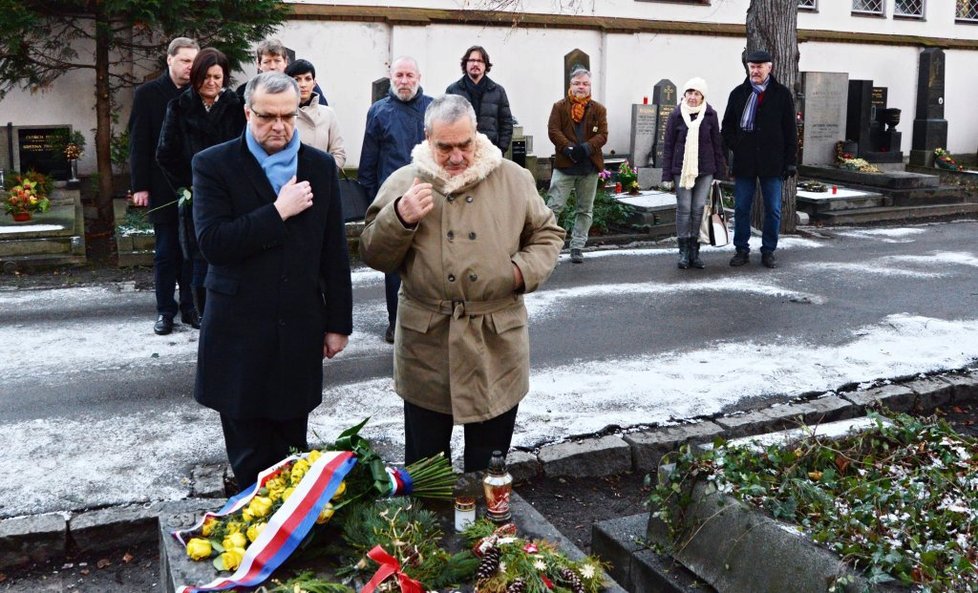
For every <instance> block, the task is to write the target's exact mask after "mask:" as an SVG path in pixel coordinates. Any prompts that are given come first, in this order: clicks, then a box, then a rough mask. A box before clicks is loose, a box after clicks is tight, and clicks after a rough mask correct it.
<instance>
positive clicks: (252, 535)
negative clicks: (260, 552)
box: [248, 523, 267, 542]
mask: <svg viewBox="0 0 978 593" xmlns="http://www.w3.org/2000/svg"><path fill="white" fill-rule="evenodd" d="M265 525H267V523H255V524H254V525H251V526H250V527H248V541H250V542H253V541H255V540H256V539H258V535H259V534H260V533H261V532H262V531H263V530H264V529H265Z"/></svg>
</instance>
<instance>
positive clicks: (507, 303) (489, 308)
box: [404, 292, 520, 319]
mask: <svg viewBox="0 0 978 593" xmlns="http://www.w3.org/2000/svg"><path fill="white" fill-rule="evenodd" d="M404 296H406V297H408V300H410V301H413V302H415V303H417V304H419V305H421V307H422V308H424V309H426V310H428V311H431V312H432V313H438V314H440V315H451V316H452V317H453V318H455V319H461V318H462V317H464V316H466V315H468V316H470V317H474V316H476V315H487V314H489V313H495V312H496V311H502V310H503V309H507V308H509V307H512V306H513V304H515V303H517V302H519V298H520V295H517V294H514V295H512V296H508V297H503V298H501V299H492V300H490V301H465V300H458V301H452V300H431V299H422V298H418V297H416V296H414V295H410V294H408V293H407V292H404Z"/></svg>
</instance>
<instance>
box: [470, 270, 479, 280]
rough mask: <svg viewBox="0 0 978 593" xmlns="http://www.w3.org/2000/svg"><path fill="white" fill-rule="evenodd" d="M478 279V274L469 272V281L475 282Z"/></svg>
mask: <svg viewBox="0 0 978 593" xmlns="http://www.w3.org/2000/svg"><path fill="white" fill-rule="evenodd" d="M478 279H479V275H478V274H476V273H475V272H472V273H471V274H469V280H470V281H472V282H475V281H476V280H478Z"/></svg>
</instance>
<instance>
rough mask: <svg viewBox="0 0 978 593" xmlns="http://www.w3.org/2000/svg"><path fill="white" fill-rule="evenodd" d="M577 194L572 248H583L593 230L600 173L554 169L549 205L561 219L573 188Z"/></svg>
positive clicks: (548, 198) (571, 241)
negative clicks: (582, 173)
mask: <svg viewBox="0 0 978 593" xmlns="http://www.w3.org/2000/svg"><path fill="white" fill-rule="evenodd" d="M572 189H573V190H574V196H575V204H576V208H575V215H574V229H573V230H572V231H571V240H570V246H571V249H582V248H583V247H584V245H585V244H586V243H587V235H588V231H590V230H591V220H592V219H593V216H594V194H595V193H596V192H597V190H598V174H597V173H596V172H595V173H590V174H588V175H568V174H567V173H561V172H560V170H559V169H554V171H553V176H552V177H551V179H550V189H549V190H547V206H549V207H550V209H551V210H553V212H554V216H556V217H557V219H558V220H559V219H560V213H561V212H562V211H563V210H564V205H565V204H566V203H567V198H568V197H569V196H570V192H571V190H572Z"/></svg>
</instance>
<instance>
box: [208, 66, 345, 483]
mask: <svg viewBox="0 0 978 593" xmlns="http://www.w3.org/2000/svg"><path fill="white" fill-rule="evenodd" d="M298 107H299V87H298V85H297V84H296V82H295V80H293V79H292V78H291V77H289V76H286V75H285V74H281V73H278V72H266V73H264V74H259V75H258V76H256V77H255V78H253V79H252V80H251V81H250V82H249V83H248V86H247V88H246V90H245V115H246V117H247V119H248V123H247V126H246V128H245V131H244V133H243V134H242V135H241V136H240V137H238V138H235V139H234V140H231V141H228V142H225V143H223V144H218V145H216V146H212V147H211V148H208V149H206V150H204V151H202V152H199V153H198V154H197V156H195V157H194V159H193V185H194V200H193V209H194V223H195V225H196V228H197V242H198V244H199V246H200V251H201V253H203V254H204V257H205V258H206V259H207V261H208V263H209V264H210V268H209V269H208V271H207V279H206V280H205V282H204V283H205V286H206V287H207V314H206V315H204V319H203V322H202V327H201V330H200V344H199V348H198V352H197V380H196V384H195V386H194V399H196V400H197V401H198V402H199V403H200V404H202V405H204V406H207V407H209V408H212V409H214V410H217V411H218V412H220V414H221V426H222V428H223V429H224V441H225V446H226V448H227V453H228V460H229V461H230V463H231V467H232V469H233V470H234V477H235V479H236V480H237V482H238V486H239V487H240V488H241V489H244V488H245V487H247V486H248V485H250V484H252V483H253V482H254V481H255V479H256V478H257V476H258V474H259V472H261V471H262V470H264V469H265V468H267V467H268V466H270V465H272V464H274V463H276V462H277V461H280V460H281V459H282V458H284V457H286V456H287V455H288V454H289V450H290V449H291V448H295V449H299V450H303V449H305V448H306V445H307V443H306V431H307V424H308V420H309V413H310V412H311V411H312V410H313V409H315V408H316V406H318V405H319V404H320V403H321V402H322V399H323V358H333V357H334V356H336V355H337V354H339V353H340V352H341V351H342V350H343V349H344V348H345V347H346V344H347V340H348V337H349V335H350V334H351V333H352V332H353V297H352V293H353V291H352V288H351V282H350V260H349V255H348V254H347V247H346V232H345V230H344V227H343V213H342V211H341V207H340V196H339V184H338V183H337V169H336V164H335V163H334V162H333V157H331V156H330V155H329V154H327V153H325V152H322V151H320V150H317V149H315V148H312V147H311V146H306V145H304V144H300V143H299V136H298V134H296V133H295V118H296V110H297V109H298Z"/></svg>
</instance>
